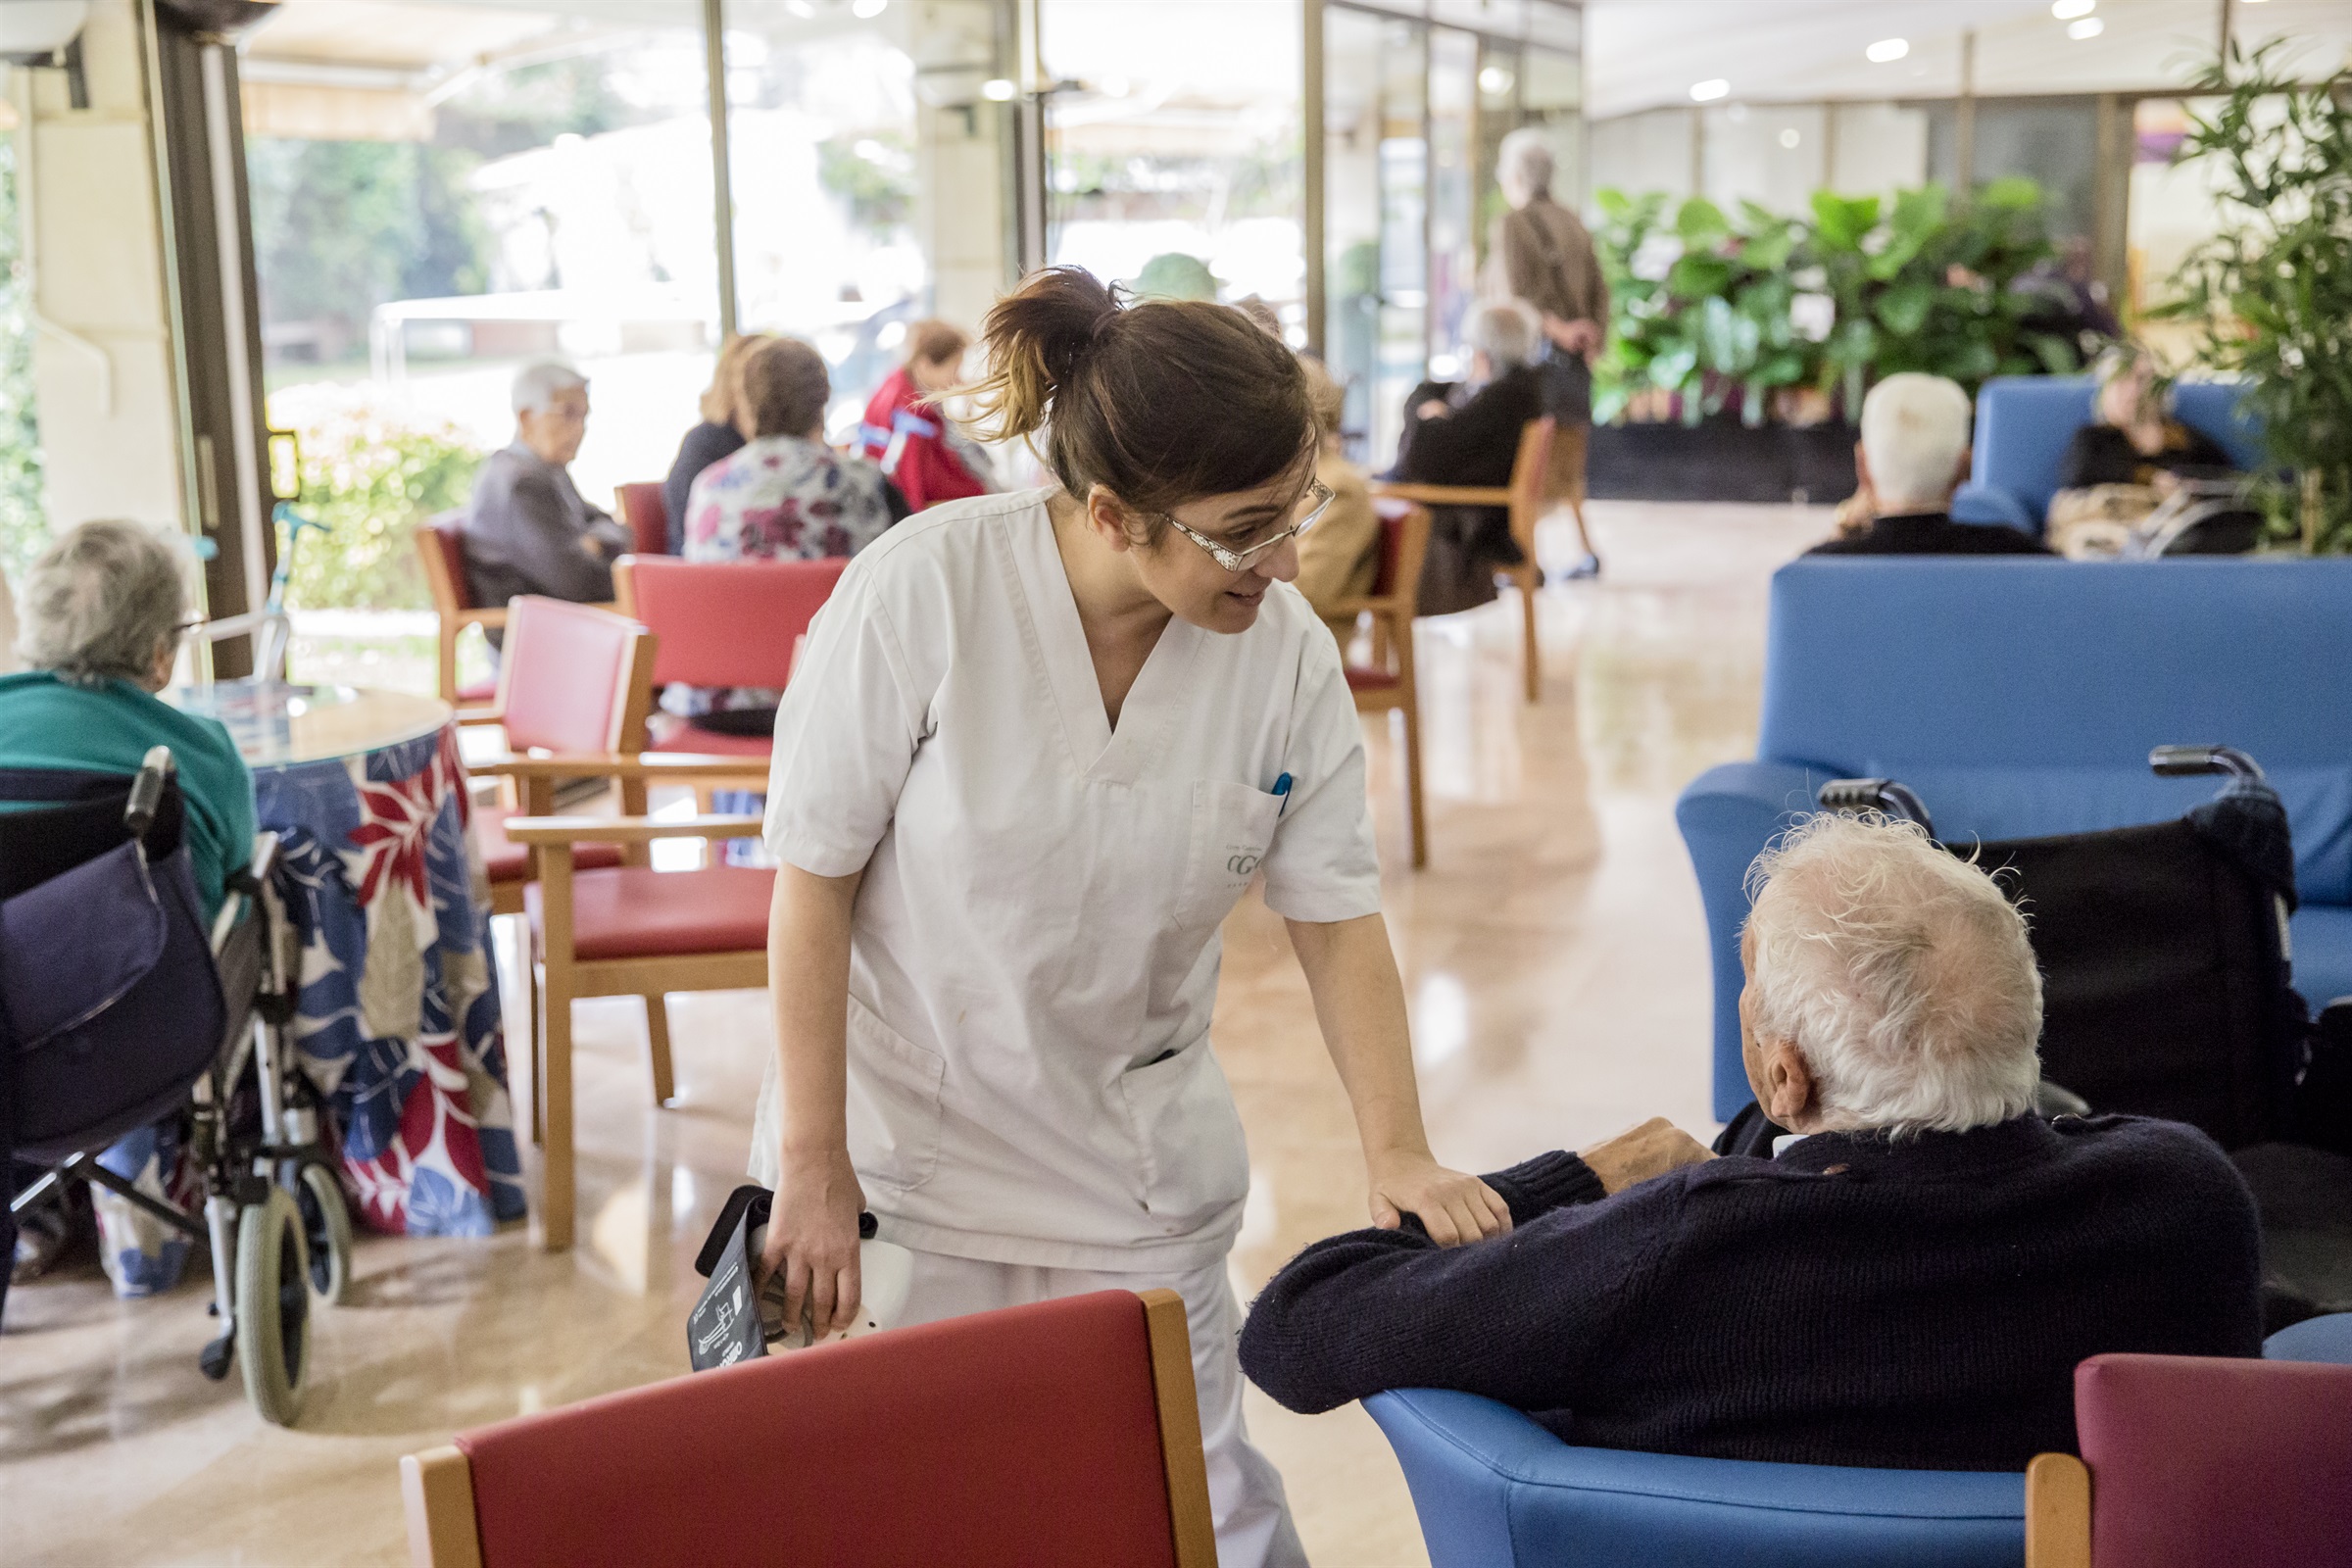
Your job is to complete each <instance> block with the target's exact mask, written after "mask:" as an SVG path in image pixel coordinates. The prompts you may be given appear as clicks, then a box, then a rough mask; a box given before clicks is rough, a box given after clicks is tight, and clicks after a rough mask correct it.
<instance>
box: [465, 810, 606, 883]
mask: <svg viewBox="0 0 2352 1568" xmlns="http://www.w3.org/2000/svg"><path fill="white" fill-rule="evenodd" d="M521 814H522V813H521V812H519V811H515V810H512V809H509V808H507V807H504V806H477V807H475V808H474V809H473V830H474V834H475V837H476V839H477V840H478V841H479V843H480V844H481V846H482V866H483V868H484V869H485V870H487V871H488V872H489V873H490V880H491V881H492V882H520V881H523V880H524V879H525V878H527V877H528V876H529V875H530V874H531V852H530V851H529V850H527V849H525V848H523V847H522V846H521V845H519V844H517V843H515V841H514V840H513V839H510V838H508V837H507V818H508V817H510V816H519V815H521ZM571 863H572V864H573V865H575V866H578V867H580V868H582V869H583V870H585V869H591V868H602V867H604V866H611V865H618V864H619V863H620V846H619V845H617V844H593V843H585V842H583V843H580V844H575V845H573V846H572V849H571Z"/></svg>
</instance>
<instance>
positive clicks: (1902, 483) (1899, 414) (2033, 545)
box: [1805, 370, 2050, 556]
mask: <svg viewBox="0 0 2352 1568" xmlns="http://www.w3.org/2000/svg"><path fill="white" fill-rule="evenodd" d="M1974 417H1975V416H1974V413H1973V411H1972V410H1971V408H1970V405H1969V401H1968V394H1967V393H1966V392H1963V391H1962V390H1960V383H1959V382H1957V381H1953V380H1949V379H1947V378H1945V377H1943V376H1940V375H1922V374H1921V373H1920V372H1918V371H1917V370H1904V371H1902V372H1901V373H1899V374H1896V375H1890V376H1888V377H1887V379H1886V380H1884V381H1881V382H1880V383H1879V384H1878V385H1877V386H1874V387H1872V388H1871V389H1870V396H1868V397H1866V398H1864V399H1863V400H1862V439H1861V440H1859V441H1857V442H1855V443H1854V474H1855V477H1856V478H1857V479H1858V480H1859V481H1860V488H1859V489H1857V490H1856V491H1855V493H1854V498H1853V501H1852V502H1851V503H1850V505H1851V506H1852V507H1853V509H1854V512H1855V514H1856V516H1857V520H1856V521H1855V522H1854V523H1853V524H1851V525H1850V526H1849V525H1846V524H1840V527H1841V528H1843V529H1844V531H1842V532H1841V533H1840V534H1839V535H1838V537H1837V538H1835V539H1832V540H1830V541H1828V542H1827V543H1825V544H1818V545H1815V546H1814V547H1813V548H1812V549H1811V550H1808V551H1806V552H1805V554H1807V555H1809V556H2046V555H2048V554H2049V553H2050V551H2049V547H2048V546H2046V545H2044V544H2043V543H2042V542H2041V541H2040V540H2038V539H2036V538H2034V536H2033V535H2032V534H2030V533H2021V532H2020V531H2018V530H2017V529H2015V528H2006V527H2002V526H2001V525H2000V524H1998V523H1985V522H1954V521H1953V520H1952V517H1951V506H1952V494H1953V492H1954V491H1956V490H1958V489H1959V488H1960V483H1961V481H1962V480H1964V479H1966V478H1967V477H1968V459H1969V426H1970V424H1971V422H1972V421H1973V419H1974Z"/></svg>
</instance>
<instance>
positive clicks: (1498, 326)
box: [1462, 300, 1544, 375]
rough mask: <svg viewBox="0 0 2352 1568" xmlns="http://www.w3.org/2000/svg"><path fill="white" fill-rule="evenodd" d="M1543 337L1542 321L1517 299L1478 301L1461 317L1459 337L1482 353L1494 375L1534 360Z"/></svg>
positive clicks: (1530, 363)
mask: <svg viewBox="0 0 2352 1568" xmlns="http://www.w3.org/2000/svg"><path fill="white" fill-rule="evenodd" d="M1543 340H1544V323H1543V321H1542V320H1541V319H1539V318H1538V317H1537V315H1536V313H1535V311H1534V310H1533V309H1532V308H1530V307H1529V306H1527V305H1526V304H1524V303H1522V302H1521V301H1518V300H1486V301H1482V302H1481V303H1479V304H1477V305H1474V306H1472V307H1471V308H1470V314H1469V315H1468V316H1466V317H1464V318H1463V319H1462V341H1463V342H1465V343H1467V344H1469V345H1470V346H1471V347H1472V348H1474V349H1476V350H1478V351H1479V352H1480V353H1482V354H1484V355H1485V356H1486V357H1487V363H1488V364H1490V365H1492V366H1493V367H1494V368H1495V374H1496V375H1500V374H1501V373H1502V372H1503V371H1505V370H1515V369H1517V368H1519V367H1521V366H1523V365H1532V364H1534V363H1535V358H1536V345H1537V344H1539V343H1541V342H1542V341H1543Z"/></svg>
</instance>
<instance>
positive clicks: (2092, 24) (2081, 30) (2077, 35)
mask: <svg viewBox="0 0 2352 1568" xmlns="http://www.w3.org/2000/svg"><path fill="white" fill-rule="evenodd" d="M2106 30H2107V24H2105V23H2104V22H2101V21H2100V20H2099V19H2098V18H2096V17H2084V18H2083V19H2082V21H2081V22H2070V23H2068V24H2067V25H2066V35H2067V36H2068V37H2069V38H2072V39H2074V40H2075V42H2077V43H2081V42H2082V40H2083V39H2085V38H2096V37H2097V36H2098V35H2099V34H2100V33H2102V32H2105V31H2106Z"/></svg>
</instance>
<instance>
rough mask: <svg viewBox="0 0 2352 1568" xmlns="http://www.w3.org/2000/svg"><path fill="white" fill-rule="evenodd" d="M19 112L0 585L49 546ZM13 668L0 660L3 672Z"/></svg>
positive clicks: (2, 313)
mask: <svg viewBox="0 0 2352 1568" xmlns="http://www.w3.org/2000/svg"><path fill="white" fill-rule="evenodd" d="M16 124H17V117H16V110H15V109H14V107H13V106H11V105H9V104H8V103H6V102H0V132H5V134H0V578H5V579H6V580H7V582H8V583H9V584H10V585H11V591H13V586H14V585H15V584H18V583H21V582H23V581H24V580H25V567H27V566H29V565H31V564H32V562H33V558H34V557H36V556H38V555H39V554H40V553H41V548H42V546H44V545H45V544H47V543H48V538H49V519H48V514H47V511H46V509H45V508H44V507H43V505H42V501H41V423H40V415H39V412H38V410H39V400H38V397H37V395H36V393H35V389H34V383H33V369H32V333H33V324H32V322H33V308H32V300H31V298H30V281H31V271H30V270H29V269H28V268H27V266H26V258H25V248H24V242H25V232H24V226H23V222H22V219H21V214H20V210H19V207H18V196H17V139H16V135H15V131H16ZM7 662H12V661H10V660H8V659H5V658H0V664H4V663H7Z"/></svg>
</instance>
